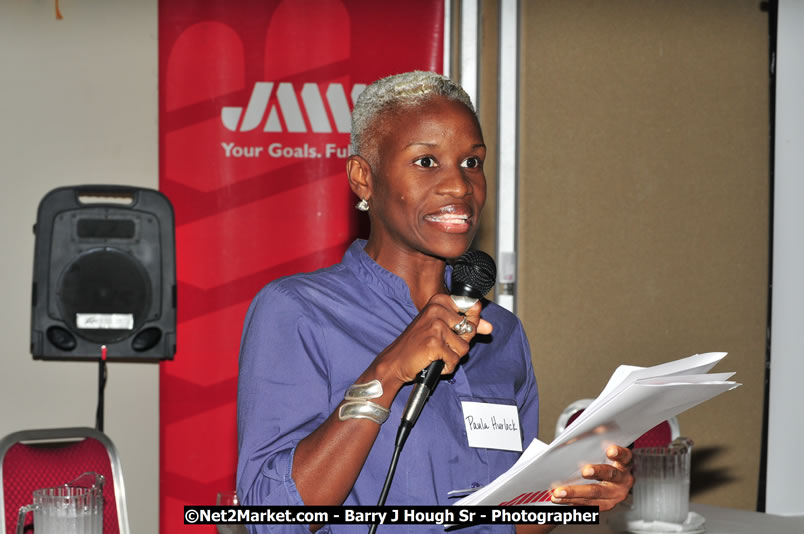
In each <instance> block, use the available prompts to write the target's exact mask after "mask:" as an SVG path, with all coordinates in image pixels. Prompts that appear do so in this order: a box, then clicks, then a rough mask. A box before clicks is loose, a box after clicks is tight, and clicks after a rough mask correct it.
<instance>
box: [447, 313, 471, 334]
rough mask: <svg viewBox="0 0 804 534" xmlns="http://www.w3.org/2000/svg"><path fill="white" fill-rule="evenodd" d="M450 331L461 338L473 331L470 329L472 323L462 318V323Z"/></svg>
mask: <svg viewBox="0 0 804 534" xmlns="http://www.w3.org/2000/svg"><path fill="white" fill-rule="evenodd" d="M452 331H453V332H455V333H456V334H458V335H459V336H462V335H464V334H471V333H472V331H474V328H473V327H472V323H470V322H469V321H468V320H467V319H466V317H464V318H463V321H461V322H460V323H458V324H456V325H455V326H453V327H452Z"/></svg>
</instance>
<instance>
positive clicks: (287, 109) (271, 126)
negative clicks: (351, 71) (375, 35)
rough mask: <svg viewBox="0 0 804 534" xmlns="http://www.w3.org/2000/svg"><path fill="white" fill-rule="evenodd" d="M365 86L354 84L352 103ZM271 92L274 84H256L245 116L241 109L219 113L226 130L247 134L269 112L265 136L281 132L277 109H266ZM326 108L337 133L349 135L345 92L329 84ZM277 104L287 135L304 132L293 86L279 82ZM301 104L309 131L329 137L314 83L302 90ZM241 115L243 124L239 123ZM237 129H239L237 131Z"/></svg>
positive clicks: (347, 104) (349, 119)
mask: <svg viewBox="0 0 804 534" xmlns="http://www.w3.org/2000/svg"><path fill="white" fill-rule="evenodd" d="M365 88H366V85H365V84H355V85H354V86H353V87H352V94H351V95H350V96H351V98H352V102H355V101H356V100H357V97H358V96H359V95H360V93H362V92H363V89H365ZM273 89H274V82H257V83H255V84H254V90H253V91H252V92H251V98H249V101H248V105H247V106H246V112H245V113H243V108H241V107H224V108H223V109H221V121H222V122H223V125H224V126H225V127H226V129H227V130H231V131H233V132H237V131H240V132H248V131H251V130H253V129H254V128H256V127H258V126H259V125H260V124H262V122H263V118H264V117H265V112H266V111H268V119H267V120H265V127H264V128H263V131H264V132H281V131H283V130H282V124H281V123H280V122H279V115H278V113H277V109H276V108H277V106H276V105H272V106H271V108H270V109H269V108H268V102H269V100H270V99H271V92H272V91H273ZM326 99H327V104H329V110H330V112H331V113H332V119H333V121H334V122H335V128H336V129H337V131H338V132H339V133H349V132H350V131H351V129H352V120H351V107H350V105H349V102H347V100H346V92H345V91H344V89H343V85H341V84H339V83H331V84H329V87H328V88H327V92H326ZM276 101H277V102H278V103H279V110H280V111H281V112H282V118H283V119H284V121H285V130H286V131H288V132H299V133H304V132H307V125H306V124H305V122H304V116H303V115H302V106H301V105H300V103H299V99H298V98H296V91H295V90H294V89H293V84H291V83H288V82H282V83H280V84H279V85H278V87H277V89H276ZM301 104H302V105H303V107H304V110H305V111H306V114H307V119H308V120H309V121H310V128H311V129H312V131H313V132H314V133H331V132H332V124H331V123H330V119H329V116H328V115H327V111H326V108H325V107H324V99H323V98H321V92H320V91H319V88H318V85H317V84H315V83H306V84H304V86H303V87H302V90H301ZM241 115H242V121H241ZM238 125H239V126H240V127H239V128H238Z"/></svg>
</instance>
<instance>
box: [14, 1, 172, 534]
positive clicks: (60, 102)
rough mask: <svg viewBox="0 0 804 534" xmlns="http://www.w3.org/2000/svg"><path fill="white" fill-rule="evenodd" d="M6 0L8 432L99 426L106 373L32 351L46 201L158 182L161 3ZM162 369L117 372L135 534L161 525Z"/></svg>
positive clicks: (129, 367)
mask: <svg viewBox="0 0 804 534" xmlns="http://www.w3.org/2000/svg"><path fill="white" fill-rule="evenodd" d="M61 8H62V13H63V15H64V19H63V20H56V18H55V13H54V2H53V0H3V1H2V2H0V180H1V181H2V190H1V191H2V192H1V193H0V226H1V227H2V231H0V255H2V263H1V264H0V287H2V306H0V435H6V434H8V433H10V432H13V431H16V430H20V429H26V428H40V427H57V426H94V424H95V407H96V401H97V365H96V364H94V363H80V362H79V363H68V362H49V361H48V362H43V361H34V360H33V359H32V357H31V355H30V352H29V347H28V344H29V336H30V333H29V332H30V314H31V307H30V298H31V280H32V267H33V245H34V236H33V234H32V232H31V228H32V225H33V223H34V222H35V221H36V209H37V205H38V203H39V200H40V199H41V198H42V197H43V196H44V195H45V193H47V192H48V191H49V190H51V189H53V188H55V187H59V186H64V185H75V184H83V183H112V184H127V185H134V186H139V187H150V188H157V186H158V130H157V117H158V114H157V110H158V107H157V64H158V59H157V0H136V1H132V0H105V1H103V2H95V1H92V2H90V1H88V0H70V1H62V2H61ZM158 422H159V411H158V367H157V365H155V364H110V365H109V380H108V383H107V387H106V417H105V430H106V433H107V434H108V435H109V436H110V437H111V439H112V440H113V441H114V442H115V444H116V445H117V447H118V449H119V452H120V455H121V460H122V463H123V471H124V474H125V481H126V491H127V494H128V499H127V500H128V506H129V518H130V524H131V531H132V532H134V533H139V532H157V531H158V468H159V466H158V458H159V457H158V445H159V443H158V436H159V434H158V429H159V427H158Z"/></svg>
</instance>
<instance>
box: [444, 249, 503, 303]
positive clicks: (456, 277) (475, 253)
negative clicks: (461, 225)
mask: <svg viewBox="0 0 804 534" xmlns="http://www.w3.org/2000/svg"><path fill="white" fill-rule="evenodd" d="M496 281H497V266H496V265H495V263H494V259H492V257H491V256H489V255H488V254H486V253H485V252H483V251H482V250H467V251H466V252H464V253H463V254H462V255H461V257H460V258H458V259H457V260H455V263H454V264H453V265H452V287H453V289H454V288H456V287H458V285H459V284H460V285H461V286H468V287H471V288H472V289H473V290H474V291H477V292H478V293H479V295H480V297H482V296H483V295H485V294H486V293H488V292H489V291H490V290H491V288H492V287H494V283H495V282H496ZM478 298H479V297H478Z"/></svg>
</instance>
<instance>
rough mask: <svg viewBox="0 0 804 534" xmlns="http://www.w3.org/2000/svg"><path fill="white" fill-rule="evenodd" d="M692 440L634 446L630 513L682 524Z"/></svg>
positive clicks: (686, 501)
mask: <svg viewBox="0 0 804 534" xmlns="http://www.w3.org/2000/svg"><path fill="white" fill-rule="evenodd" d="M691 450H692V441H691V440H689V439H687V438H677V439H675V440H674V441H673V442H672V443H670V445H668V446H667V447H647V448H641V449H634V450H633V453H634V488H633V493H634V504H633V516H634V517H635V518H637V519H641V520H643V521H664V522H666V523H677V524H681V523H683V522H684V521H685V520H686V519H687V515H688V514H689V502H690V452H691Z"/></svg>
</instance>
